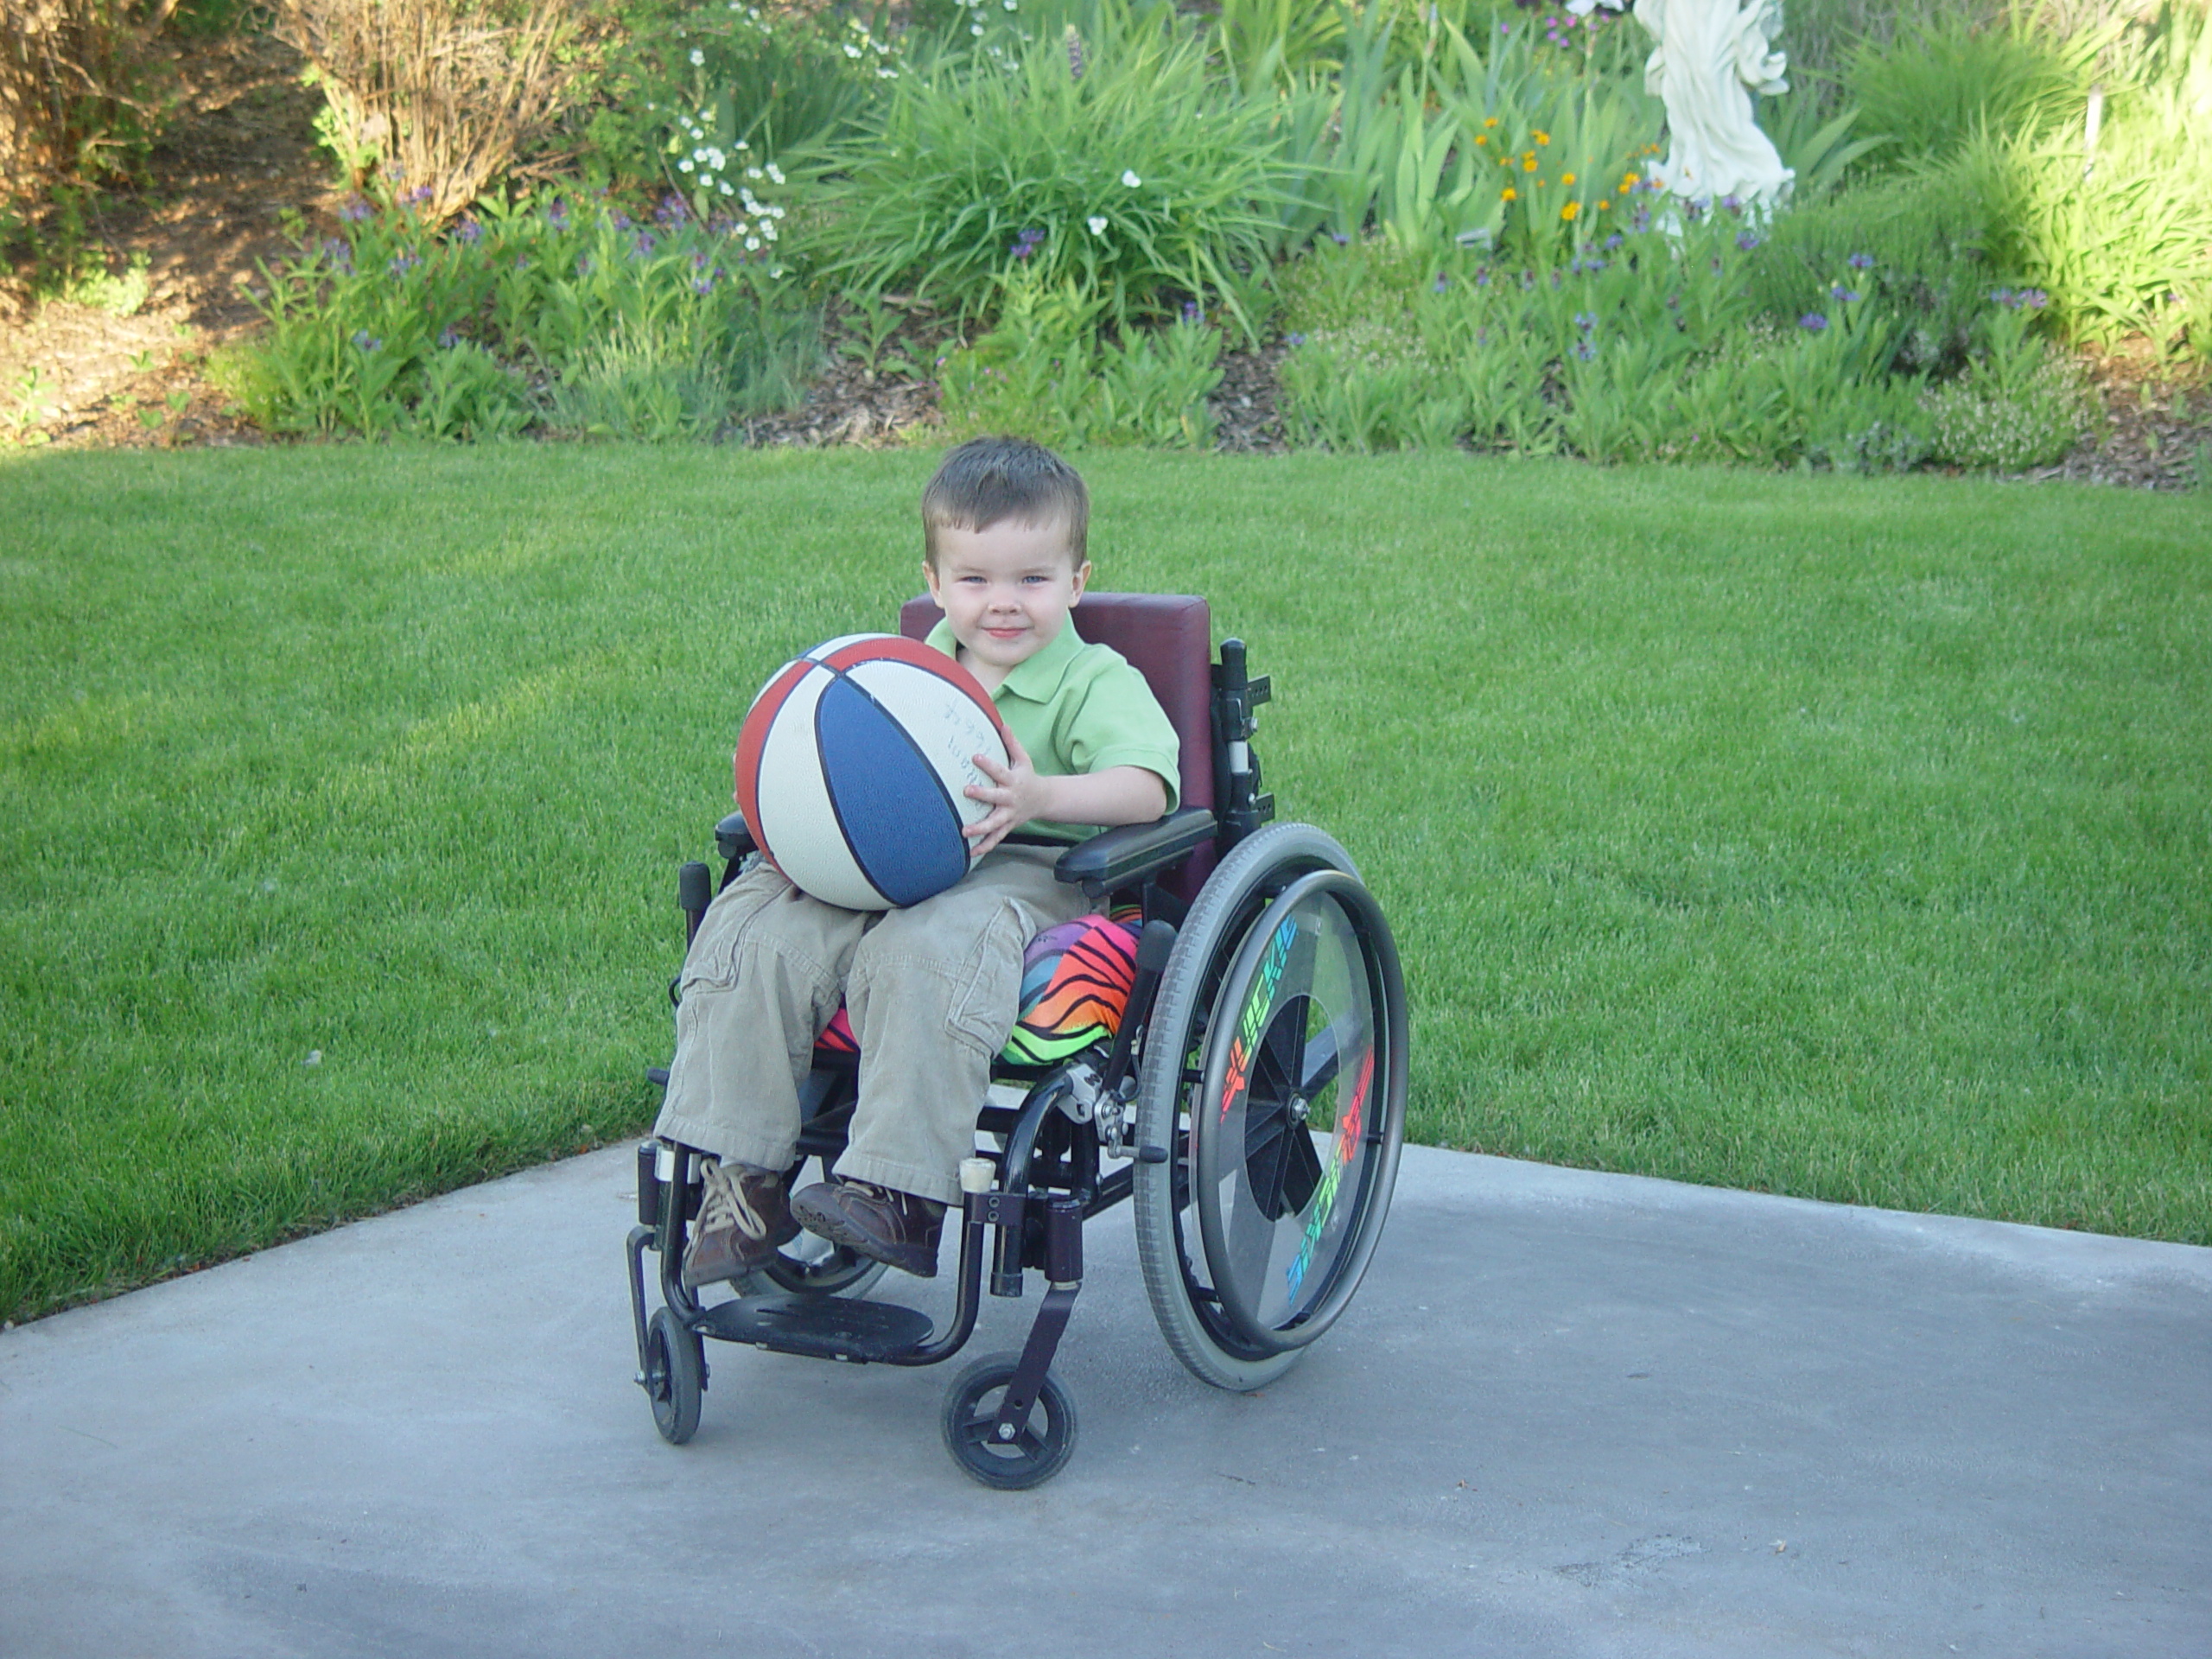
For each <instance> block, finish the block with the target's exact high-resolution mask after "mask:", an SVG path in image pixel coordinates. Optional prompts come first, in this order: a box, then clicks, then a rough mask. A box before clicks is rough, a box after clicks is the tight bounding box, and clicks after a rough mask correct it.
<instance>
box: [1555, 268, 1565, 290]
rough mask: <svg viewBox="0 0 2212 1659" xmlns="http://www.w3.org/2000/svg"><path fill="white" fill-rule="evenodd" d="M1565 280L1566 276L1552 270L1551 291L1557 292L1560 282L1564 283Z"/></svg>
mask: <svg viewBox="0 0 2212 1659" xmlns="http://www.w3.org/2000/svg"><path fill="white" fill-rule="evenodd" d="M1566 281H1567V278H1566V277H1562V276H1561V275H1560V273H1559V272H1557V271H1554V272H1552V292H1553V293H1554V294H1556V293H1558V292H1559V290H1560V284H1562V283H1565V282H1566Z"/></svg>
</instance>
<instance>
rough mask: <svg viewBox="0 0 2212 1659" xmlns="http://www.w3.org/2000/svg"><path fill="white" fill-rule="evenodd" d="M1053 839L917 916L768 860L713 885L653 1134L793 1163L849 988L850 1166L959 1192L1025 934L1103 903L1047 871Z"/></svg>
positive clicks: (910, 1186)
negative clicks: (860, 900) (830, 892)
mask: <svg viewBox="0 0 2212 1659" xmlns="http://www.w3.org/2000/svg"><path fill="white" fill-rule="evenodd" d="M1063 851H1065V849H1063V848H1058V847H1005V846H1001V847H998V848H995V849H993V850H992V851H991V852H990V853H989V854H988V855H986V856H985V857H984V858H983V859H982V861H980V862H979V863H978V864H977V865H976V868H974V869H972V870H970V871H969V873H968V874H967V876H966V877H965V878H964V879H963V880H962V881H961V882H960V883H959V884H958V885H957V886H956V887H950V888H948V889H947V890H946V891H945V892H944V893H939V894H938V895H937V896H936V897H935V898H934V899H925V900H923V901H922V902H921V903H920V904H918V905H914V906H910V907H909V908H907V909H905V910H887V911H854V910H844V909H841V908H839V907H838V906H835V905H826V904H823V902H822V901H821V900H820V899H810V898H808V897H807V896H806V895H805V894H804V893H801V892H799V890H798V888H796V887H793V886H791V883H790V882H789V881H788V880H785V878H784V875H783V873H782V872H781V871H779V870H778V869H776V868H774V867H773V866H772V865H770V864H768V863H766V861H763V862H761V863H760V864H757V865H755V866H754V867H753V868H752V869H750V870H748V871H747V872H746V874H743V875H741V876H740V877H739V878H738V879H737V880H735V881H734V882H732V883H731V884H730V885H729V886H728V887H726V888H724V889H723V891H722V892H721V893H720V894H719V895H717V896H716V898H715V902H714V903H713V905H712V906H709V909H708V911H707V916H706V920H705V921H704V922H703V923H702V924H701V925H700V928H699V933H698V937H697V938H695V939H694V940H693V941H692V942H691V950H690V955H688V956H687V957H685V958H684V961H683V980H682V982H681V986H680V992H681V997H682V1000H681V1001H679V1002H678V1003H677V1010H676V1058H675V1060H674V1061H673V1062H672V1063H671V1065H670V1066H669V1070H668V1096H667V1100H666V1103H664V1105H663V1106H662V1108H661V1113H660V1117H659V1120H658V1122H656V1123H655V1124H654V1126H653V1131H654V1133H655V1134H657V1135H664V1136H665V1137H667V1138H668V1139H669V1140H671V1141H681V1142H683V1144H684V1145H686V1146H691V1147H698V1148H700V1149H701V1150H702V1151H703V1152H711V1153H713V1154H715V1156H717V1157H719V1158H721V1159H722V1160H724V1161H726V1162H728V1161H735V1162H739V1163H747V1164H753V1165H757V1166H760V1167H761V1168H764V1169H784V1168H786V1167H788V1166H790V1164H791V1160H792V1158H793V1157H794V1155H795V1154H796V1153H797V1150H798V1131H799V1096H798V1090H799V1085H800V1084H802V1083H803V1082H804V1080H805V1077H806V1074H807V1072H808V1071H809V1070H810V1068H811V1067H812V1065H813V1055H814V1039H816V1038H817V1036H819V1035H820V1034H821V1032H822V1027H823V1026H825V1025H827V1024H828V1023H829V1020H830V1018H831V1016H832V1015H834V1014H836V1012H837V999H838V996H839V995H840V994H841V993H842V995H843V997H844V999H845V1007H846V1012H847V1014H849V1017H850V1019H851V1020H852V1025H853V1035H854V1037H855V1039H858V1041H859V1043H860V1049H861V1061H860V1102H859V1104H858V1106H857V1107H856V1108H855V1111H854V1113H853V1127H852V1136H851V1140H850V1142H849V1145H848V1146H847V1147H846V1150H845V1154H844V1156H843V1157H842V1158H840V1159H839V1160H837V1173H838V1174H840V1175H843V1176H847V1177H849V1178H850V1179H855V1180H862V1181H874V1182H876V1183H878V1184H880V1185H884V1186H888V1187H893V1188H896V1189H897V1190H898V1191H899V1192H914V1193H918V1194H920V1195H921V1196H922V1197H923V1198H936V1199H938V1200H940V1201H941V1202H944V1203H948V1204H951V1203H957V1202H958V1201H959V1197H960V1178H959V1171H960V1160H962V1159H963V1158H966V1157H969V1156H970V1155H971V1154H973V1153H974V1151H975V1146H976V1112H977V1110H978V1109H980V1108H981V1107H982V1103H983V1091H984V1090H985V1088H986V1087H987V1086H988V1083H989V1081H990V1066H991V1061H992V1058H994V1057H995V1055H996V1054H997V1053H998V1052H999V1050H1000V1049H1001V1048H1002V1047H1004V1046H1005V1045H1006V1039H1007V1035H1008V1033H1011V1032H1012V1031H1013V1029H1014V1015H1015V1014H1017V1013H1019V1012H1020V1009H1019V1007H1018V1004H1019V1001H1020V992H1021V952H1022V947H1023V946H1025V945H1026V944H1028V942H1029V940H1030V939H1031V938H1033V936H1034V935H1036V934H1038V933H1040V932H1042V931H1044V930H1045V929H1046V928H1048V927H1051V926H1053V925H1055V924H1057V923H1060V922H1065V921H1071V920H1073V919H1074V918H1076V917H1077V916H1080V915H1083V914H1084V913H1085V912H1086V911H1088V910H1089V909H1090V905H1089V903H1088V901H1087V900H1085V899H1084V895H1083V892H1082V889H1081V888H1079V887H1072V886H1067V885H1064V884H1062V883H1060V882H1058V881H1056V880H1053V879H1052V864H1053V861H1055V860H1056V859H1058V856H1059V855H1060V854H1061V853H1062V852H1063Z"/></svg>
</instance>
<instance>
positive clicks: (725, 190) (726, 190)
mask: <svg viewBox="0 0 2212 1659" xmlns="http://www.w3.org/2000/svg"><path fill="white" fill-rule="evenodd" d="M716 188H718V189H720V190H721V193H722V194H724V195H728V194H729V181H728V179H724V180H723V181H721V184H720V185H719V186H717V187H716Z"/></svg>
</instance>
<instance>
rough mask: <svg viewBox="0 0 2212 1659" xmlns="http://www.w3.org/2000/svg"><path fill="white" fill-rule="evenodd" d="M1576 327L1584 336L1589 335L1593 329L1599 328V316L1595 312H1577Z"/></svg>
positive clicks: (1575, 317)
mask: <svg viewBox="0 0 2212 1659" xmlns="http://www.w3.org/2000/svg"><path fill="white" fill-rule="evenodd" d="M1574 326H1575V327H1578V328H1580V330H1581V331H1582V332H1583V333H1584V334H1588V333H1589V332H1590V331H1591V330H1592V328H1595V327H1597V326H1598V314H1597V313H1596V312H1594V311H1578V312H1576V313H1575V314H1574Z"/></svg>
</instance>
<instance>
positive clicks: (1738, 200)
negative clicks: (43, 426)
mask: <svg viewBox="0 0 2212 1659" xmlns="http://www.w3.org/2000/svg"><path fill="white" fill-rule="evenodd" d="M1720 205H1721V206H1722V207H1725V208H1726V209H1727V210H1728V211H1729V212H1730V213H1733V214H1735V215H1736V216H1737V217H1738V219H1740V218H1742V217H1743V214H1744V199H1743V198H1742V197H1741V196H1735V195H1729V196H1723V197H1721V198H1720Z"/></svg>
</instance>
